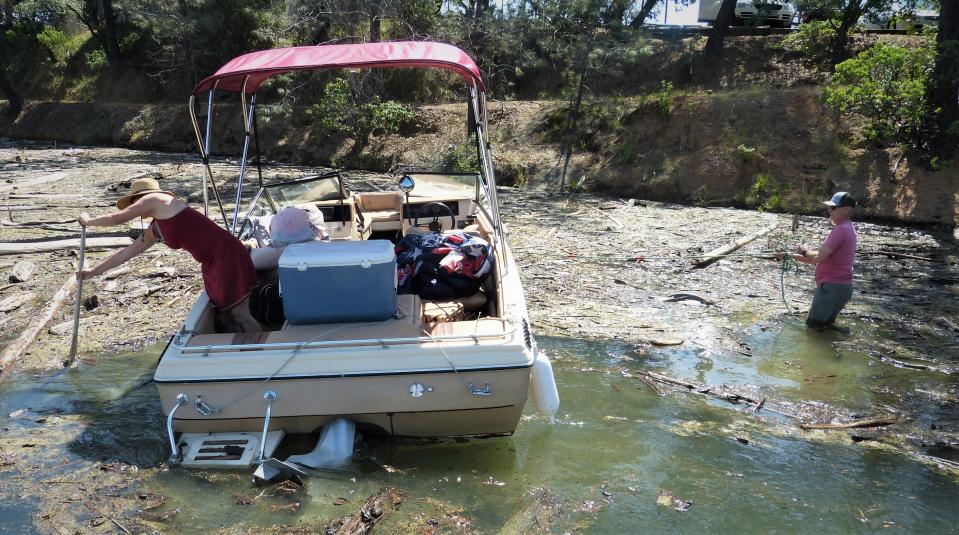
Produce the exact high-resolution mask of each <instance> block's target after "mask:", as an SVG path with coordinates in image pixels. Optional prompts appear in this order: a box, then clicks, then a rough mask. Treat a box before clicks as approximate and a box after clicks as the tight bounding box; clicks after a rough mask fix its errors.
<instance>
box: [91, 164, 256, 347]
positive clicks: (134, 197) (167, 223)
mask: <svg viewBox="0 0 959 535" xmlns="http://www.w3.org/2000/svg"><path fill="white" fill-rule="evenodd" d="M117 208H118V209H119V211H118V212H114V213H111V214H105V215H101V216H98V217H90V215H88V214H81V215H80V217H79V218H77V221H78V222H79V223H80V224H81V225H83V226H84V227H95V226H111V225H119V224H122V223H126V222H127V221H130V220H132V219H134V218H137V217H141V218H142V217H149V218H152V219H153V222H152V223H151V224H150V226H149V227H147V229H146V231H144V232H143V234H142V235H141V236H140V237H139V238H137V239H136V240H134V241H133V243H132V244H130V245H128V246H126V247H124V248H123V249H120V250H119V251H117V252H116V253H114V254H113V255H111V256H110V257H109V258H107V259H106V260H104V261H103V262H101V263H100V264H98V265H96V266H94V267H93V268H91V269H84V270H83V271H80V272H78V273H77V278H79V279H80V280H85V279H89V278H91V277H96V276H98V275H102V274H103V273H105V272H106V271H108V270H110V269H113V268H115V267H117V266H119V265H121V264H123V263H124V262H127V261H128V260H130V259H131V258H133V257H135V256H137V255H138V254H140V253H142V252H143V251H146V250H147V249H149V248H150V247H152V246H153V244H155V243H156V242H158V241H159V242H163V243H165V244H166V245H167V246H168V247H170V248H171V249H185V250H186V251H187V252H189V253H190V255H191V256H193V258H194V259H195V260H196V261H197V262H199V263H200V267H201V272H202V273H203V287H204V288H205V289H206V293H207V295H208V296H209V298H210V301H212V302H213V304H214V305H216V308H217V310H218V311H219V312H220V313H221V315H220V318H221V320H222V321H223V323H224V324H225V327H226V328H227V330H230V331H235V332H255V331H260V330H262V329H261V327H260V324H259V323H258V322H257V321H256V319H255V318H254V317H253V315H252V314H251V313H250V293H251V292H252V290H253V288H255V287H256V286H257V285H258V284H259V278H258V277H257V274H256V269H254V267H253V261H252V260H251V259H250V253H249V251H248V250H247V248H246V246H244V245H243V244H242V243H241V242H240V240H238V239H237V238H236V237H235V236H233V235H232V234H230V233H229V232H228V231H227V230H225V229H223V228H222V227H220V226H219V225H217V224H216V223H214V222H213V221H210V219H209V218H207V217H206V216H205V215H203V214H201V213H200V212H197V211H196V210H194V209H193V208H190V207H189V206H187V205H186V203H184V202H183V201H181V200H179V199H177V198H176V195H174V194H173V193H170V192H169V191H164V190H162V189H160V185H159V183H158V182H157V181H156V180H154V179H152V178H141V179H138V180H134V181H133V182H132V183H131V184H130V193H129V194H128V195H124V196H123V197H120V198H119V199H117Z"/></svg>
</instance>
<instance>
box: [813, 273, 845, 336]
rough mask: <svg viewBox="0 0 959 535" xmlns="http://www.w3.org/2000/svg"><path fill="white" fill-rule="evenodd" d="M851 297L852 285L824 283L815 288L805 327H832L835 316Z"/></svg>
mask: <svg viewBox="0 0 959 535" xmlns="http://www.w3.org/2000/svg"><path fill="white" fill-rule="evenodd" d="M850 297H852V284H834V283H831V282H824V283H822V284H820V285H819V287H818V288H816V293H815V295H813V298H812V306H810V307H809V316H807V317H806V325H809V326H810V327H822V326H824V325H832V324H833V323H834V322H835V321H836V316H838V315H839V311H840V310H842V308H843V307H844V306H846V303H848V302H849V298H850Z"/></svg>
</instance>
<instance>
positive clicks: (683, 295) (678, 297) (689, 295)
mask: <svg viewBox="0 0 959 535" xmlns="http://www.w3.org/2000/svg"><path fill="white" fill-rule="evenodd" d="M664 301H665V302H667V303H676V302H678V301H699V302H700V303H702V304H704V305H715V304H716V301H714V300H712V299H710V298H708V297H703V296H701V295H699V294H695V293H693V292H676V293H673V294H670V295H669V296H667V297H666V299H664Z"/></svg>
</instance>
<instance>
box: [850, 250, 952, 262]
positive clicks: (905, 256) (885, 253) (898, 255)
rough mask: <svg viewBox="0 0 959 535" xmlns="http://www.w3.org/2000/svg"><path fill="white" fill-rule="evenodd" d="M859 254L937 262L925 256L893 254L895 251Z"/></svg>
mask: <svg viewBox="0 0 959 535" xmlns="http://www.w3.org/2000/svg"><path fill="white" fill-rule="evenodd" d="M859 254H863V255H883V256H888V257H889V258H906V259H909V260H920V261H922V262H935V260H934V259H932V258H926V257H925V256H916V255H911V254H905V253H896V252H893V251H863V252H861V253H859Z"/></svg>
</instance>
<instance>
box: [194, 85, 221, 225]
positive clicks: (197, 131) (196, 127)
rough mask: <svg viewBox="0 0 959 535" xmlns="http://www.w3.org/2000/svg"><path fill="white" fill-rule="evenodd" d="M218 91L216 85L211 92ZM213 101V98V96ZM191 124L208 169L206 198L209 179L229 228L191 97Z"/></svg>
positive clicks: (198, 148) (204, 181)
mask: <svg viewBox="0 0 959 535" xmlns="http://www.w3.org/2000/svg"><path fill="white" fill-rule="evenodd" d="M215 89H216V85H215V84H214V86H213V89H211V90H210V93H211V95H212V93H213V91H214V90H215ZM211 100H212V96H211ZM207 113H208V116H209V114H211V113H212V108H211V109H210V110H207ZM190 122H191V123H192V124H193V134H194V135H195V136H196V146H197V150H199V151H200V157H201V158H202V159H203V166H204V167H205V168H206V174H205V175H204V176H203V194H204V196H206V181H207V179H208V178H209V180H210V185H211V186H213V195H214V196H215V197H216V203H217V206H219V207H220V215H221V216H222V217H223V226H224V227H228V226H229V224H228V223H227V220H226V211H225V210H223V203H222V202H221V201H220V190H219V189H218V188H217V187H216V181H215V180H213V169H211V168H210V153H209V152H207V151H206V147H208V146H209V143H206V144H204V142H203V136H202V135H201V134H200V123H199V122H198V121H197V118H196V98H195V97H194V96H192V95H191V96H190ZM209 135H210V130H209V128H208V129H207V139H209ZM205 211H206V203H205V202H204V212H205Z"/></svg>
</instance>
